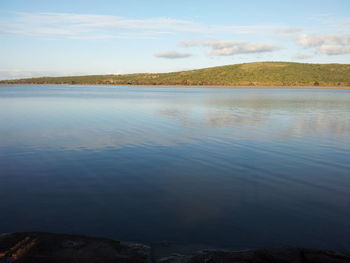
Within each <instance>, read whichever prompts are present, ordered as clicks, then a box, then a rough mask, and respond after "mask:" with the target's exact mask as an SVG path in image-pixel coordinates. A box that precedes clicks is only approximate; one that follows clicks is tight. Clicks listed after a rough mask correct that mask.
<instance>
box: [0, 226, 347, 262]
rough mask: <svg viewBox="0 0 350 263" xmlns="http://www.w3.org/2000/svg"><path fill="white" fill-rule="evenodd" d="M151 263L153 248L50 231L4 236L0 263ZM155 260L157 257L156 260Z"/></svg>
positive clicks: (327, 254)
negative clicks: (51, 232)
mask: <svg viewBox="0 0 350 263" xmlns="http://www.w3.org/2000/svg"><path fill="white" fill-rule="evenodd" d="M63 262H64V263H80V262H83V263H97V262H99V263H112V262H113V263H146V262H147V263H150V262H151V249H150V248H149V247H148V246H145V245H142V244H134V243H123V242H119V241H115V240H111V239H107V238H94V237H87V236H80V235H63V234H50V233H36V232H33V233H13V234H6V235H0V263H63ZM153 262H155V260H154V261H153ZM157 262H158V263H347V262H349V263H350V252H340V251H330V250H317V249H306V248H295V247H282V248H267V249H254V250H242V251H228V250H218V249H216V250H203V251H199V252H197V253H196V254H193V255H181V254H172V255H170V256H167V257H163V258H161V259H159V260H158V261H157Z"/></svg>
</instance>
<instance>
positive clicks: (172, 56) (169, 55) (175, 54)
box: [154, 51, 192, 59]
mask: <svg viewBox="0 0 350 263" xmlns="http://www.w3.org/2000/svg"><path fill="white" fill-rule="evenodd" d="M154 56H155V57H158V58H169V59H176V58H188V57H191V56H192V54H191V53H183V52H177V51H167V52H160V53H156V54H154Z"/></svg>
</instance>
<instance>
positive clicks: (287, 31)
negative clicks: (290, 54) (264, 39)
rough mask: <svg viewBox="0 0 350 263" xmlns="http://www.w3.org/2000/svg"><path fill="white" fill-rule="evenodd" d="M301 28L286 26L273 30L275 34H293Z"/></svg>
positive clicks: (300, 30)
mask: <svg viewBox="0 0 350 263" xmlns="http://www.w3.org/2000/svg"><path fill="white" fill-rule="evenodd" d="M302 31H303V29H302V28H299V27H286V28H279V29H277V30H276V31H275V32H276V33H277V34H295V33H300V32H302Z"/></svg>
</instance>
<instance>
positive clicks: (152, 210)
mask: <svg viewBox="0 0 350 263" xmlns="http://www.w3.org/2000/svg"><path fill="white" fill-rule="evenodd" d="M349 160H350V92H349V91H348V90H307V89H304V90H303V89H300V90H299V89H298V90H289V89H284V90H278V89H249V90H248V89H220V88H217V89H215V88H212V89H210V88H181V87H179V88H154V87H153V88H152V87H147V88H141V87H137V88H125V87H123V88H122V87H102V86H99V87H86V86H85V87H83V86H74V87H70V86H40V87H36V86H1V87H0V211H1V213H0V232H12V231H35V230H41V231H53V232H73V233H84V234H91V235H100V236H101V235H102V236H110V237H112V238H117V239H123V240H133V241H142V242H160V241H163V240H167V241H170V242H171V241H174V242H179V243H184V244H186V243H187V244H189V243H192V244H195V243H200V244H207V245H209V246H210V245H211V246H222V247H234V248H243V247H263V246H281V245H297V246H311V247H325V248H347V245H348V244H349V241H350V190H349V189H350V175H349V170H350V162H349Z"/></svg>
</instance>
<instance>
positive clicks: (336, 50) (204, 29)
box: [0, 0, 350, 79]
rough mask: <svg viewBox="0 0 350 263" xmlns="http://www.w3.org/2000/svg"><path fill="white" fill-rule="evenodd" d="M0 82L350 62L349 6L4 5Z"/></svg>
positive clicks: (338, 1) (249, 1) (334, 1)
mask: <svg viewBox="0 0 350 263" xmlns="http://www.w3.org/2000/svg"><path fill="white" fill-rule="evenodd" d="M0 47H1V48H0V57H1V60H0V79H10V78H19V77H32V76H61V75H84V74H110V73H112V74H123V73H134V72H169V71H179V70H187V69H195V68H204V67H211V66H218V65H227V64H236V63H245V62H253V61H295V62H306V63H350V1H349V0H331V1H326V0H323V1H322V0H318V1H313V0H309V1H305V0H304V1H297V0H294V1H287V0H286V1H272V0H271V1H268V0H265V1H261V0H255V1H253V0H246V1H234V0H231V1H221V0H217V1H199V0H198V1H190V0H187V1H183V0H177V1H166V0H163V1H152V0H149V1H136V0H128V1H125V0H124V1H105V0H99V1H88V0H85V1H74V0H71V1H64V0H61V1H48V0H46V1H43V0H41V1H39V0H37V1H30V0H27V1H24V0H23V1H20V0H11V1H1V2H0Z"/></svg>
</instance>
